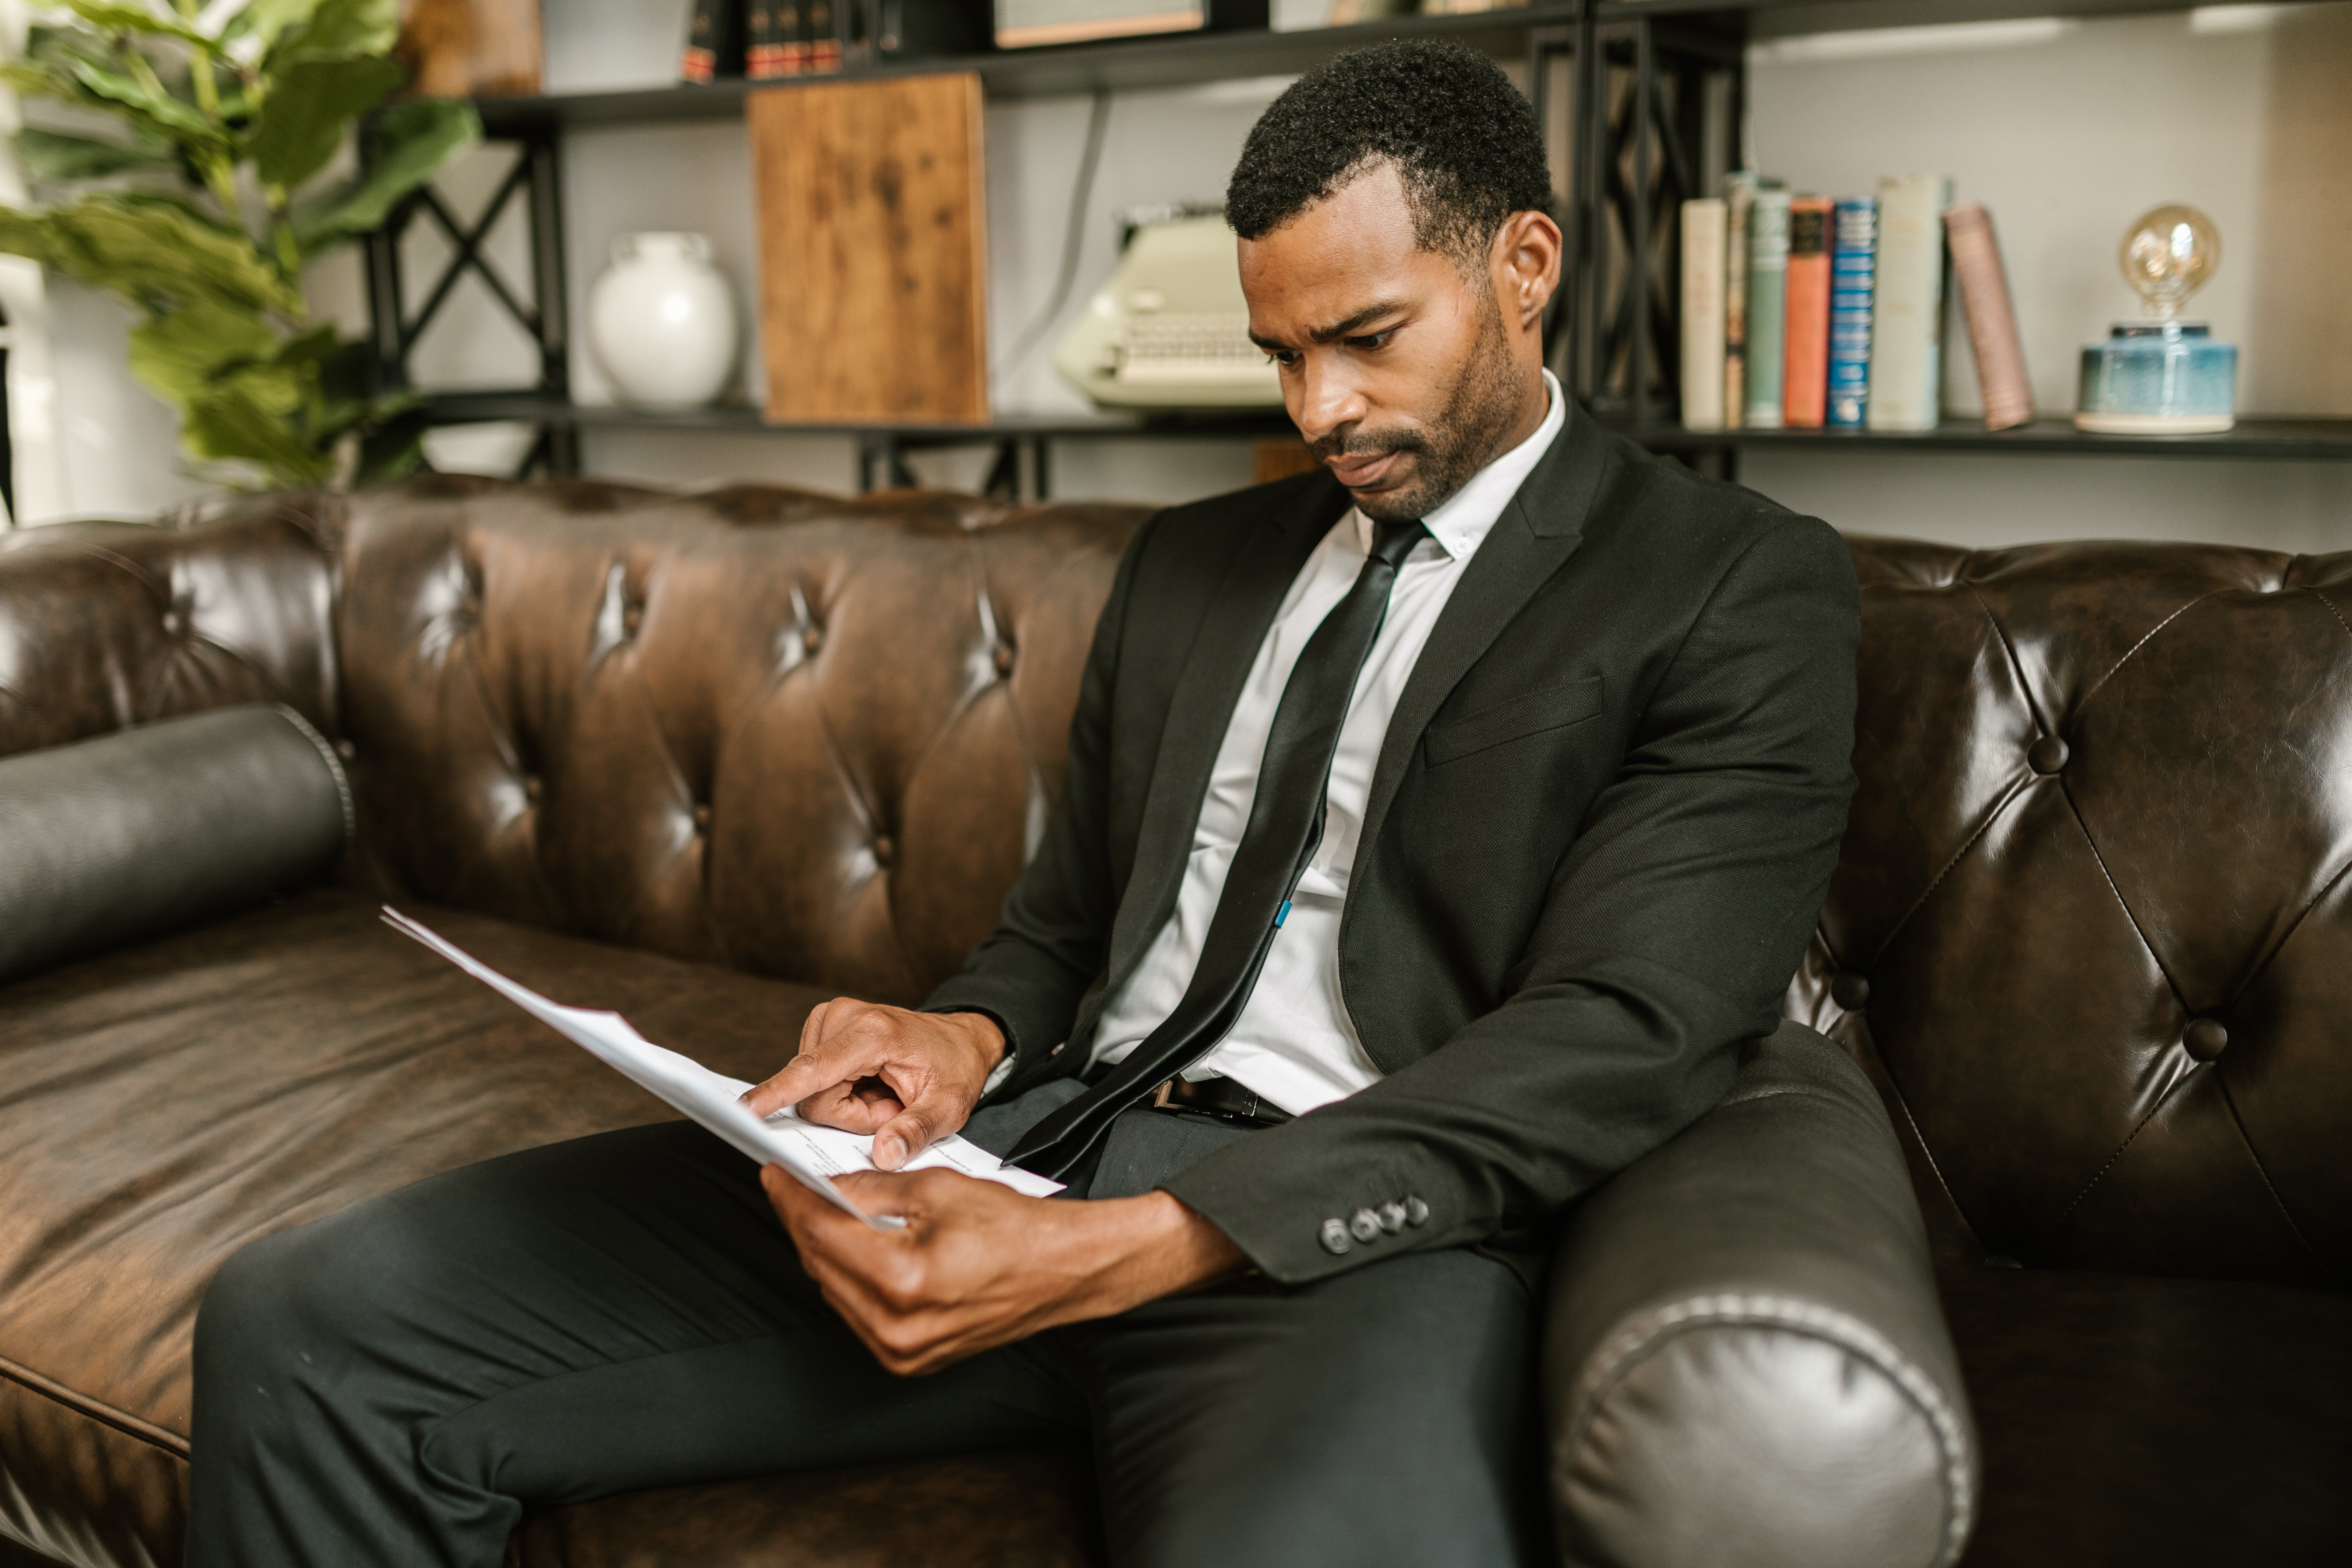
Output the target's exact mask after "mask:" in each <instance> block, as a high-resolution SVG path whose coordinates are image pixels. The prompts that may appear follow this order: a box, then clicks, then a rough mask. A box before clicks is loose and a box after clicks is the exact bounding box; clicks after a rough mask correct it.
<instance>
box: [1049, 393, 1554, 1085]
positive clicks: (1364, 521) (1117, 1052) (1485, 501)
mask: <svg viewBox="0 0 2352 1568" xmlns="http://www.w3.org/2000/svg"><path fill="white" fill-rule="evenodd" d="M1544 386H1545V389H1546V390H1547V391H1548V392H1549V394H1550V397H1551V405H1550V409H1549V412H1548V413H1547V414H1546V415H1545V416H1544V422H1543V424H1542V425H1540V426H1538V427H1537V430H1536V433H1535V434H1534V435H1532V436H1530V437H1528V438H1527V439H1526V440H1524V441H1522V442H1520V443H1519V444H1518V445H1517V446H1516V447H1512V448H1511V449H1510V450H1509V451H1508V452H1506V453H1504V454H1503V455H1502V456H1501V457H1499V458H1496V459H1495V460H1494V461H1493V462H1491V463H1489V464H1487V465H1486V467H1485V468H1481V469H1479V470H1478V472H1477V473H1476V474H1475V475H1473V476H1472V477H1471V479H1470V482H1469V483H1468V484H1466V485H1464V486H1463V487H1462V489H1460V490H1459V491H1458V492H1456V493H1455V495H1454V498H1453V499H1452V500H1448V501H1447V502H1446V503H1445V504H1444V505H1443V506H1441V507H1439V508H1438V509H1437V510H1434V511H1433V512H1431V513H1430V514H1429V515H1428V516H1427V517H1425V518H1423V520H1422V521H1423V525H1424V526H1426V527H1427V528H1428V530H1429V537H1428V538H1427V539H1424V540H1423V541H1422V542H1420V543H1418V544H1416V545H1414V546H1413V548H1412V553H1411V554H1409V555H1407V556H1406V557H1405V558H1404V563H1403V564H1402V566H1400V567H1399V568H1398V569H1397V575H1396V584H1395V585H1394V587H1392V588H1391V590H1390V593H1389V612H1388V616H1387V618H1386V619H1385V620H1383V621H1382V622H1381V630H1380V636H1379V637H1377V638H1375V639H1374V640H1373V643H1372V647H1371V652H1370V654H1369V655H1367V656H1366V658H1365V659H1364V668H1363V670H1362V672H1361V673H1360V674H1359V675H1358V676H1357V677H1356V689H1355V692H1354V694H1353V695H1352V696H1351V697H1349V700H1348V718H1347V721H1346V723H1345V724H1344V725H1343V726H1342V727H1341V729H1340V731H1339V749H1338V751H1337V752H1334V753H1333V755H1332V758H1331V787H1330V792H1329V794H1328V796H1327V799H1326V805H1325V814H1324V818H1323V841H1322V843H1321V844H1319V845H1318V846H1317V847H1316V851H1315V858H1314V860H1313V861H1312V862H1310V863H1309V864H1308V866H1307V871H1306V874H1305V875H1304V876H1303V877H1301V878H1300V879H1299V882H1298V889H1297V892H1296V893H1295V894H1294V895H1293V896H1292V899H1291V907H1290V914H1289V916H1288V917H1287V918H1286V920H1285V921H1283V924H1282V928H1281V929H1280V930H1279V931H1276V932H1275V935H1274V946H1273V947H1272V948H1271V949H1270V950H1269V951H1268V952H1267V953H1266V958H1265V969H1264V970H1262V971H1261V972H1260V973H1259V974H1258V978H1257V984H1256V986H1255V989H1253V990H1252V991H1251V992H1250V995H1249V1000H1248V1002H1247V1003H1246V1004H1244V1006H1243V1008H1242V1013H1241V1016H1240V1018H1239V1019H1237V1020H1236V1021H1235V1022H1234V1026H1233V1029H1232V1030H1231V1032H1229V1033H1228V1034H1227V1035H1226V1036H1225V1037H1224V1039H1223V1041H1222V1042H1221V1043H1219V1045H1218V1046H1217V1047H1216V1048H1215V1049H1214V1050H1213V1051H1211V1052H1210V1053H1209V1054H1208V1055H1207V1056H1206V1057H1204V1058H1202V1059H1201V1060H1200V1061H1199V1062H1198V1063H1196V1064H1195V1065H1194V1066H1192V1068H1188V1069H1187V1070H1186V1072H1185V1074H1184V1076H1185V1077H1186V1078H1188V1079H1203V1078H1213V1077H1215V1076H1217V1075H1218V1074H1223V1075H1224V1076H1225V1077H1228V1078H1231V1079H1234V1081H1236V1082H1238V1083H1240V1084H1241V1085H1242V1086H1243V1087H1244V1088H1245V1089H1252V1090H1255V1092H1256V1093H1258V1094H1260V1095H1263V1096H1264V1097H1265V1099H1267V1100H1272V1101H1273V1102H1274V1103H1275V1104H1276V1105H1278V1106H1280V1107H1282V1109H1284V1110H1287V1111H1290V1112H1291V1113H1293V1114H1294V1115H1301V1114H1304V1113H1305V1112H1307V1111H1309V1110H1314V1109H1315V1108H1316V1107H1317V1106H1318V1105H1328V1104H1329V1103H1330V1102H1331V1101H1333V1100H1344V1099H1346V1098H1347V1097H1348V1096H1349V1095H1351V1094H1353V1093H1355V1092H1356V1091H1357V1090H1358V1089H1362V1088H1364V1087H1365V1086H1366V1085H1367V1084H1370V1083H1372V1082H1375V1081H1376V1080H1378V1079H1379V1078H1380V1077H1381V1070H1380V1068H1376V1067H1374V1066H1373V1065H1372V1060H1371V1058H1370V1057H1368V1056H1366V1055H1365V1054H1364V1047H1363V1044H1362V1042H1361V1041H1360V1039H1358V1037H1357V1035H1356V1026H1355V1024H1354V1022H1353V1021H1352V1020H1350V1019H1349V1016H1348V1009H1347V1006H1346V1005H1345V1003H1344V1002H1343V1001H1342V1000H1341V998H1340V995H1339V915H1340V911H1341V910H1342V909H1344V908H1345V906H1346V904H1347V899H1348V876H1349V869H1350V868H1352V867H1353V866H1354V864H1355V859H1356V845H1357V840H1358V838H1359V837H1360V835H1361V833H1362V831H1363V826H1364V805H1365V802H1366V800H1367V799H1368V798H1369V797H1370V794H1371V788H1372V767H1373V764H1374V763H1377V762H1378V761H1379V759H1380V753H1381V741H1382V739H1383V738H1385V737H1386V735H1387V733H1388V727H1389V717H1390V715H1391V714H1392V713H1394V712H1395V711H1396V705H1397V699H1398V698H1399V697H1401V696H1402V695H1403V692H1404V686H1405V680H1406V679H1407V678H1408V677H1410V676H1411V675H1412V667H1413V664H1414V662H1415V661H1416V660H1418V659H1419V658H1421V650H1422V647H1423V645H1424V644H1426V643H1427V642H1428V641H1429V634H1430V631H1431V629H1432V628H1433V627H1434V626H1436V625H1437V617H1438V615H1439V614H1440V612H1442V611H1443V610H1444V608H1445V602H1446V600H1448V599H1450V598H1452V597H1453V596H1454V584H1456V583H1458V582H1460V581H1461V580H1462V572H1463V568H1465V566H1467V565H1468V564H1469V563H1470V557H1471V556H1472V555H1473V554H1475V553H1476V552H1477V549H1478V545H1479V543H1480V542H1481V541H1483V540H1484V539H1485V538H1486V531H1487V530H1488V529H1490V528H1492V527H1493V526H1494V525H1495V520H1496V518H1498V517H1500V516H1501V515H1502V512H1503V509H1504V508H1505V507H1506V506H1507V505H1509V504H1510V500H1511V497H1512V496H1513V495H1515V494H1517V491H1518V488H1519V486H1520V484H1521V482H1523V481H1524V480H1525V479H1527V477H1528V473H1529V472H1530V471H1531V470H1532V469H1533V468H1535V466H1536V463H1537V461H1538V459H1539V458H1542V457H1543V455H1544V453H1545V451H1546V450H1547V449H1548V448H1549V447H1550V446H1551V444H1552V439H1553V437H1556V436H1558V435H1559V431H1560V426H1562V425H1563V424H1564V423H1566V418H1567V409H1568V405H1567V401H1566V399H1565V398H1563V397H1562V396H1561V395H1560V390H1559V383H1558V382H1557V381H1554V380H1553V379H1552V375H1551V373H1550V372H1549V371H1546V372H1545V373H1544ZM1372 538H1373V531H1372V523H1371V521H1370V520H1369V519H1368V518H1366V517H1365V516H1364V515H1363V514H1362V513H1361V512H1360V511H1358V510H1356V509H1355V508H1353V507H1350V508H1349V509H1348V514H1347V516H1345V517H1343V518H1341V519H1340V520H1339V521H1338V522H1337V523H1335V524H1333V525H1332V528H1331V531H1330V532H1328V533H1327V534H1325V535H1324V536H1323V539H1322V542H1320V543H1318V544H1317V545H1316V547H1315V552H1314V553H1313V554H1312V555H1309V556H1308V557H1307V564H1306V565H1305V566H1303V567H1301V568H1299V572H1298V575H1297V578H1296V579H1295V580H1294V581H1293V582H1292V583H1291V584H1290V592H1289V594H1288V595H1286V596H1285V597H1284V599H1283V601H1282V607H1281V609H1280V610H1279V611H1278V612H1277V613H1276V616H1275V618H1274V625H1273V626H1272V627H1270V628H1269V629H1268V630H1267V632H1266V634H1265V641H1264V642H1263V643H1261V644H1260V645H1259V646H1258V650H1257V662H1256V663H1255V664H1254V665H1253V666H1252V667H1251V668H1250V676H1249V683H1248V684H1247V685H1246V686H1244V688H1243V689H1242V695H1241V700H1240V701H1239V702H1237V703H1235V704H1234V714H1233V719H1232V720H1231V721H1230V722H1229V723H1227V725H1226V726H1225V739H1224V743H1223V745H1222V746H1220V747H1219V748H1218V751H1217V764H1216V769H1215V771H1214V772H1213V773H1212V774H1211V775H1210V778H1209V790H1208V795H1207V796H1206V798H1204V799H1203V800H1202V803H1201V820H1200V825H1199V826H1197V827H1195V828H1194V829H1193V833H1192V858H1191V860H1190V862H1189V863H1188V864H1187V865H1186V867H1185V869H1184V883H1183V886H1182V888H1181V889H1180V890H1179V891H1178V893H1177V895H1176V909H1175V912H1174V913H1173V914H1171V916H1170V917H1169V920H1168V922H1167V924H1165V925H1163V926H1161V927H1160V931H1159V934H1158V935H1157V936H1156V937H1154V938H1153V939H1152V942H1151V946H1150V949H1149V950H1148V951H1147V952H1145V953H1144V956H1143V962H1142V963H1140V964H1139V965H1138V966H1137V968H1136V971H1135V973H1133V974H1132V975H1130V976H1129V979H1128V982H1127V984H1125V985H1124V986H1122V987H1121V988H1120V989H1119V992H1118V994H1117V995H1116V996H1114V997H1112V998H1111V1001H1110V1005H1108V1007H1106V1008H1105V1009H1104V1010H1103V1015H1102V1021H1101V1023H1100V1025H1099V1026H1097V1030H1096V1033H1095V1048H1094V1060H1095V1062H1097V1063H1103V1062H1116V1061H1119V1060H1121V1059H1123V1058H1125V1057H1126V1056H1127V1054H1128V1053H1129V1051H1132V1050H1133V1049H1135V1047H1137V1046H1138V1045H1139V1044H1140V1043H1141V1042H1142V1040H1143V1038H1144V1037H1145V1036H1147V1035H1149V1034H1150V1033H1151V1031H1152V1030H1153V1029H1154V1028H1155V1027H1157V1026H1159V1025H1160V1021H1161V1020H1163V1019H1165V1018H1166V1017H1167V1016H1168V1015H1169V1014H1170V1013H1171V1012H1172V1011H1174V1009H1175V1006H1176V1004H1177V1002H1178V1001H1179V1000H1180V999H1181V997H1182V996H1183V994H1184V988H1185V987H1186V986H1187V985H1189V984H1192V971H1193V969H1194V968H1195V967H1196V966H1197V965H1198V964H1199V963H1200V961H1201V943H1202V940H1203V939H1204V938H1205V937H1206V936H1207V935H1208V931H1209V919H1210V917H1211V916H1212V915H1213V914H1214V913H1215V912H1216V909H1217V898H1218V895H1219V894H1221V893H1222V892H1223V891H1224V886H1225V872H1226V868H1228V867H1230V866H1231V865H1232V864H1233V859H1234V850H1235V849H1236V848H1238V847H1240V844H1241V837H1242V829H1243V827H1244V826H1246V825H1247V823H1248V821H1249V810H1250V799H1251V797H1252V796H1253V795H1255V794H1256V791H1257V772H1258V765H1259V763H1260V762H1261V761H1262V760H1263V759H1264V757H1265V742H1266V733H1267V731H1269V730H1271V729H1272V728H1273V725H1274V710H1275V707H1276V704H1277V703H1278V702H1280V701H1281V700H1282V689H1283V687H1284V686H1285V685H1286V684H1287V683H1288V681H1289V679H1290V669H1291V666H1292V665H1294V664H1296V663H1297V661H1298V655H1299V652H1300V650H1301V649H1303V648H1305V647H1306V646H1307V638H1308V637H1312V636H1314V634H1315V628H1316V627H1317V626H1320V625H1321V624H1322V622H1323V617H1324V616H1327V615H1328V614H1329V613H1330V611H1331V608H1332V606H1333V605H1337V604H1338V603H1339V600H1340V599H1341V598H1342V597H1343V596H1344V595H1346V594H1347V592H1348V590H1349V587H1350V586H1352V585H1353V584H1354V583H1355V581H1356V577H1357V574H1359V573H1360V571H1362V569H1363V564H1364V560H1365V557H1366V556H1367V555H1369V554H1370V552H1371V543H1372Z"/></svg>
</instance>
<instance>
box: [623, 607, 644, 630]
mask: <svg viewBox="0 0 2352 1568" xmlns="http://www.w3.org/2000/svg"><path fill="white" fill-rule="evenodd" d="M645 624H646V607H645V606H644V605H628V606H627V607H625V609H623V610H622V611H621V635H622V636H623V637H635V636H636V635H637V628H638V627H639V626H643V625H645Z"/></svg>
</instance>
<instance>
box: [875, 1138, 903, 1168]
mask: <svg viewBox="0 0 2352 1568" xmlns="http://www.w3.org/2000/svg"><path fill="white" fill-rule="evenodd" d="M898 1159H899V1154H898V1140H897V1139H896V1138H877V1139H876V1140H874V1163H875V1164H877V1165H878V1166H880V1167H881V1168H882V1169H883V1170H886V1171H890V1170H896V1169H897V1168H898Z"/></svg>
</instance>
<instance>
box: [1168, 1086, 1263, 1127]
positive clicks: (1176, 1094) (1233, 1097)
mask: <svg viewBox="0 0 2352 1568" xmlns="http://www.w3.org/2000/svg"><path fill="white" fill-rule="evenodd" d="M1147 1103H1149V1104H1150V1107H1151V1108H1152V1109H1153V1110H1190V1111H1194V1112H1197V1113H1199V1114H1201V1115H1203V1116H1216V1117H1222V1118H1223V1119H1224V1120H1225V1121H1246V1122H1250V1123H1252V1124H1253V1125H1255V1126H1259V1127H1273V1126H1276V1125H1277V1124H1279V1123H1281V1122H1285V1121H1289V1120H1290V1112H1288V1111H1287V1110H1283V1109H1282V1107H1280V1106H1278V1105H1276V1104H1275V1103H1274V1101H1272V1100H1267V1099H1265V1097H1263V1096H1261V1095H1258V1094H1255V1093H1254V1092H1252V1091H1251V1090H1249V1089H1244V1088H1243V1087H1242V1086H1241V1085H1240V1084H1237V1083H1235V1082H1234V1080H1233V1079H1229V1078H1204V1079H1201V1080H1200V1081H1199V1082H1197V1083H1188V1082H1186V1081H1185V1080H1184V1079H1181V1078H1171V1079H1169V1080H1168V1081H1167V1082H1166V1083H1163V1084H1161V1085H1160V1087H1159V1088H1158V1089H1153V1090H1152V1091H1151V1099H1150V1100H1149V1101H1148V1102H1147Z"/></svg>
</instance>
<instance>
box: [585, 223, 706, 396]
mask: <svg viewBox="0 0 2352 1568" xmlns="http://www.w3.org/2000/svg"><path fill="white" fill-rule="evenodd" d="M736 342H737V339H736V321H735V295H734V292H733V290H731V289H729V288H728V286H727V279H726V278H725V277H724V276H723V275H722V274H721V273H720V272H719V268H716V267H714V266H712V265H711V262H710V241H709V239H708V238H706V237H703V236H701V235H698V234H625V235H623V236H621V237H619V238H618V239H615V240H614V242H613V265H612V266H611V267H610V268H608V269H606V271H605V273H604V276H603V277H602V278H599V279H596V286H595V287H594V288H593V289H590V290H589V291H588V347H589V351H590V352H591V353H593V354H594V355H595V356H596V363H598V364H599V365H600V366H602V367H603V368H604V374H606V375H608V376H610V377H611V378H612V380H613V384H614V387H615V388H616V389H617V390H618V391H619V393H620V396H621V401H623V402H624V403H626V404H628V405H631V406H633V407H636V408H699V407H701V406H703V405H706V404H709V403H710V402H713V401H714V400H716V399H717V398H718V396H719V394H721V393H723V392H725V391H726V390H727V385H728V383H729V382H730V380H732V379H733V377H734V374H735V348H736Z"/></svg>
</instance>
